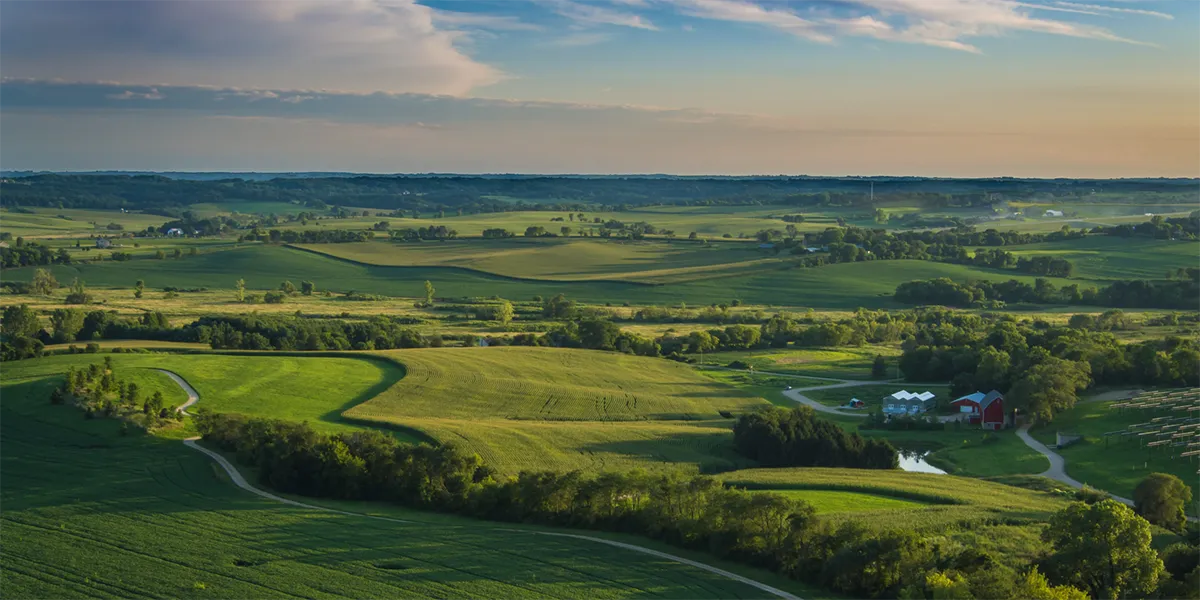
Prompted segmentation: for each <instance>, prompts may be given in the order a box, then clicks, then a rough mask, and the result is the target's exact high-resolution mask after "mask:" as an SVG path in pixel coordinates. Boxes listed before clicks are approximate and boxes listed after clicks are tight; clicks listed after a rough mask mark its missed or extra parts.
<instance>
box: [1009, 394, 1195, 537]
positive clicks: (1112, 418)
mask: <svg viewBox="0 0 1200 600" xmlns="http://www.w3.org/2000/svg"><path fill="white" fill-rule="evenodd" d="M1111 404H1112V402H1105V401H1099V402H1098V401H1083V402H1080V403H1078V404H1076V405H1075V407H1074V408H1071V409H1068V410H1065V411H1063V412H1061V413H1059V414H1058V415H1056V416H1055V417H1054V421H1053V422H1051V423H1048V424H1045V425H1044V426H1040V427H1037V428H1034V429H1031V430H1030V434H1031V435H1033V437H1035V438H1037V439H1038V441H1040V442H1042V443H1043V444H1046V445H1048V446H1050V447H1052V448H1053V446H1054V444H1055V433H1056V432H1057V431H1063V432H1067V433H1074V434H1079V435H1082V436H1084V437H1083V439H1082V440H1080V441H1079V442H1077V443H1075V444H1072V445H1070V446H1068V447H1066V448H1063V449H1061V450H1056V452H1058V453H1059V454H1061V455H1062V457H1063V458H1064V459H1066V461H1067V474H1068V475H1070V476H1071V477H1073V478H1075V479H1077V480H1079V481H1080V482H1083V483H1086V484H1088V485H1090V486H1092V487H1095V488H1098V489H1102V490H1106V491H1109V492H1112V493H1114V494H1116V495H1118V496H1124V497H1126V498H1131V497H1133V489H1134V488H1135V487H1137V484H1138V483H1139V482H1140V481H1141V480H1142V479H1144V478H1145V477H1146V476H1147V475H1149V474H1151V473H1170V474H1172V475H1175V476H1176V477H1179V478H1180V479H1182V480H1183V481H1184V482H1187V483H1188V484H1189V485H1191V486H1192V498H1193V499H1195V500H1196V501H1200V481H1198V480H1197V473H1196V468H1197V464H1196V461H1195V460H1194V459H1192V460H1189V459H1186V458H1173V457H1172V456H1171V455H1170V452H1169V451H1166V450H1157V449H1153V448H1147V447H1143V446H1142V445H1141V444H1139V442H1138V441H1137V440H1134V439H1130V438H1129V437H1125V438H1113V439H1111V440H1109V441H1107V442H1106V441H1105V439H1104V434H1105V433H1106V432H1109V431H1121V430H1124V429H1128V428H1129V426H1130V425H1134V424H1137V423H1145V422H1146V421H1149V420H1150V419H1151V418H1152V417H1157V416H1162V413H1156V414H1150V412H1152V411H1135V410H1125V411H1118V410H1111V409H1109V405H1111ZM1198 510H1200V509H1197V508H1196V507H1195V506H1194V505H1193V506H1192V507H1191V508H1190V509H1189V512H1190V513H1191V514H1196V513H1197V512H1198Z"/></svg>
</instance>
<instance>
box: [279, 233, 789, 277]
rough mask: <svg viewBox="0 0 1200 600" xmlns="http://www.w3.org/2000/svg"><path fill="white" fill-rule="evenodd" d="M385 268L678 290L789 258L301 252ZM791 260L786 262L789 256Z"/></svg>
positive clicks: (551, 245)
mask: <svg viewBox="0 0 1200 600" xmlns="http://www.w3.org/2000/svg"><path fill="white" fill-rule="evenodd" d="M299 247H301V248H304V249H306V250H310V251H313V252H320V253H322V254H328V255H330V256H334V257H337V258H344V259H347V260H353V261H356V262H361V263H366V264H371V265H382V266H405V267H407V266H422V267H462V268H467V269H473V270H477V271H483V272H486V273H493V274H496V275H503V276H506V277H519V278H528V279H540V280H553V281H594V280H620V281H640V282H646V283H674V282H683V281H689V280H693V279H697V278H703V277H711V276H717V275H722V274H729V273H736V274H739V275H744V274H746V273H751V272H755V271H759V270H767V269H773V268H778V267H779V266H780V265H781V264H782V263H783V262H784V258H777V257H775V256H774V255H772V254H770V253H768V252H766V251H763V250H759V249H758V246H757V244H751V243H721V244H712V245H708V246H704V245H700V244H696V243H692V242H673V243H672V242H663V241H618V240H605V239H586V240H585V239H579V238H575V239H561V238H550V239H537V238H533V239H527V238H515V239H508V240H451V241H447V242H426V243H400V244H397V243H392V242H389V241H373V242H363V243H357V244H308V245H301V246H299ZM786 256H787V255H784V257H786Z"/></svg>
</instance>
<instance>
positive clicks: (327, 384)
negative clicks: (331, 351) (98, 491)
mask: <svg viewBox="0 0 1200 600" xmlns="http://www.w3.org/2000/svg"><path fill="white" fill-rule="evenodd" d="M104 357H111V358H112V359H113V367H114V369H115V370H116V371H117V373H118V376H119V377H121V378H124V379H128V378H129V377H131V376H134V375H139V376H140V375H141V374H146V373H148V374H151V375H153V376H154V377H156V378H158V381H159V384H160V385H159V386H157V387H156V388H154V389H162V390H163V392H164V394H166V397H167V400H168V401H167V404H168V405H178V404H182V403H183V402H184V401H185V400H186V399H187V397H186V394H184V393H183V391H182V390H180V389H179V386H177V385H175V384H174V383H173V382H171V381H170V380H169V379H167V378H166V377H165V376H164V375H161V374H159V373H157V372H155V371H151V369H166V370H168V371H172V372H175V373H177V374H178V375H179V376H180V377H183V378H184V380H186V381H187V382H188V383H189V384H191V385H192V387H194V388H196V391H197V392H199V394H200V397H201V398H202V401H201V404H200V405H199V407H202V408H205V409H209V410H213V411H215V412H232V413H241V414H245V415H250V416H256V417H269V418H278V419H288V420H293V421H308V422H309V423H311V424H312V425H313V426H314V427H316V428H319V429H322V430H327V431H337V430H347V429H352V428H361V426H355V425H352V424H350V423H348V422H347V421H346V420H345V419H344V418H343V417H342V412H343V411H345V410H346V409H348V408H349V407H351V406H353V405H355V404H358V403H360V402H363V401H365V400H367V399H368V398H371V397H373V396H375V395H376V394H378V393H379V392H381V391H383V390H384V389H386V388H387V387H389V386H391V385H392V384H393V383H395V382H396V381H397V380H399V379H400V377H402V376H403V369H401V368H400V367H398V366H397V365H395V364H394V363H391V362H389V361H385V360H367V359H365V358H330V357H315V356H314V357H302V358H298V357H292V356H221V355H180V354H104V355H103V356H101V355H96V354H70V355H61V356H53V357H48V358H42V359H38V360H32V361H19V362H16V363H11V364H6V365H5V368H4V378H5V380H29V379H31V378H41V377H47V376H51V375H54V374H58V373H63V372H65V371H66V370H67V369H68V368H70V367H76V368H86V366H87V365H90V364H93V363H99V362H100V361H102V360H103V359H104ZM134 381H137V383H138V386H139V387H142V385H143V384H142V382H141V381H138V380H136V379H135V380H134ZM318 390H319V391H320V393H314V392H316V391H318ZM149 393H153V389H149V390H144V391H143V396H145V395H146V394H149Z"/></svg>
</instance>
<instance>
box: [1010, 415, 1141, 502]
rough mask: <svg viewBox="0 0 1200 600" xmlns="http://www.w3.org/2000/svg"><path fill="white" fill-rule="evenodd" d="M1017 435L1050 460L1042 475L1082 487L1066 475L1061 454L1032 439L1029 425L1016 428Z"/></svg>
mask: <svg viewBox="0 0 1200 600" xmlns="http://www.w3.org/2000/svg"><path fill="white" fill-rule="evenodd" d="M1017 437H1019V438H1021V441H1022V442H1025V445H1026V446H1029V447H1030V448H1032V449H1033V450H1035V451H1036V452H1038V453H1040V454H1041V455H1042V456H1045V457H1046V460H1049V461H1050V468H1049V469H1046V470H1045V471H1043V472H1042V473H1041V476H1042V477H1046V478H1048V479H1053V480H1055V481H1058V482H1060V483H1065V484H1067V485H1069V486H1071V487H1073V488H1075V489H1077V490H1080V489H1083V484H1082V483H1079V481H1077V480H1076V479H1075V478H1073V477H1071V476H1070V475H1067V461H1066V459H1064V458H1063V457H1062V455H1061V454H1059V453H1057V452H1055V451H1053V450H1051V449H1050V448H1049V447H1047V446H1046V445H1045V444H1043V443H1041V442H1039V441H1037V440H1035V439H1033V436H1031V435H1029V426H1028V425H1025V426H1023V427H1021V428H1020V429H1018V430H1017ZM1109 495H1110V496H1111V497H1112V499H1113V500H1116V501H1117V502H1120V503H1121V504H1124V505H1126V506H1133V500H1130V499H1129V498H1122V497H1121V496H1116V495H1112V494H1109Z"/></svg>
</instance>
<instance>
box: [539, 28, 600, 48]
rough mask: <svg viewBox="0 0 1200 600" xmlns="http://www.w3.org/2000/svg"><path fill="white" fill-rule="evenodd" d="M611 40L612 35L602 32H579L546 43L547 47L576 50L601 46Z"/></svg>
mask: <svg viewBox="0 0 1200 600" xmlns="http://www.w3.org/2000/svg"><path fill="white" fill-rule="evenodd" d="M611 39H612V34H609V33H606V32H602V31H581V32H579V33H573V34H570V35H565V36H563V37H560V38H556V39H553V40H550V41H549V42H546V45H548V46H559V47H563V48H578V47H582V46H594V45H596V44H603V43H604V42H607V41H609V40H611Z"/></svg>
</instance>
